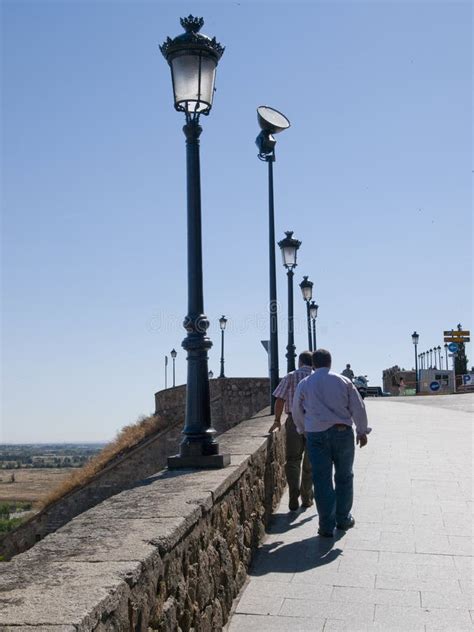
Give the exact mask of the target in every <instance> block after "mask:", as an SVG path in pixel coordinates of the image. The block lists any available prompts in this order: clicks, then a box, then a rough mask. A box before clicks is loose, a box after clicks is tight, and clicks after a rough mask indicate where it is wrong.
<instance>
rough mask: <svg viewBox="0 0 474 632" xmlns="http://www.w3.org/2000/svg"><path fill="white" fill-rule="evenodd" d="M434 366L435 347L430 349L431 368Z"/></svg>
mask: <svg viewBox="0 0 474 632" xmlns="http://www.w3.org/2000/svg"><path fill="white" fill-rule="evenodd" d="M432 368H433V349H430V369H432Z"/></svg>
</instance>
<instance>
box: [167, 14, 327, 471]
mask: <svg viewBox="0 0 474 632" xmlns="http://www.w3.org/2000/svg"><path fill="white" fill-rule="evenodd" d="M180 22H181V26H182V27H183V29H184V31H185V32H184V33H182V34H180V35H178V36H177V37H175V38H173V39H171V38H169V37H168V38H167V40H166V41H165V42H164V43H163V44H162V46H160V50H161V52H162V54H163V56H164V57H165V59H166V61H167V62H168V64H169V66H170V69H171V79H172V85H173V96H174V107H175V109H176V110H177V111H178V112H183V113H184V116H185V125H184V127H183V132H184V135H185V137H186V173H187V225H188V226H187V228H188V230H187V235H188V237H187V239H188V241H187V254H188V313H187V315H186V317H185V319H184V328H185V329H186V332H187V335H186V338H185V340H184V341H183V343H182V346H183V348H184V349H185V350H186V352H187V360H188V374H187V389H186V416H185V424H184V429H183V433H182V435H183V439H182V441H181V444H180V453H179V455H177V456H173V457H169V459H168V467H169V468H180V467H224V466H226V465H228V464H229V463H230V455H228V454H219V445H218V442H217V441H216V438H215V430H214V429H213V428H212V426H211V410H210V397H209V379H210V377H212V372H209V370H208V351H209V349H210V348H211V347H212V342H211V341H210V339H209V338H208V337H207V329H208V327H209V322H208V320H207V317H206V316H205V315H204V296H203V278H202V232H201V182H200V154H199V138H200V135H201V132H202V128H201V126H200V124H199V122H200V117H201V115H203V116H207V115H208V114H209V113H210V111H211V108H212V102H213V97H214V84H215V76H216V68H217V64H218V62H219V59H220V58H221V56H222V54H223V52H224V47H223V46H221V44H219V43H218V42H217V41H216V38H215V37H214V38H212V39H211V38H210V37H208V36H206V35H204V34H202V33H200V30H201V28H202V26H203V24H204V20H203V19H202V18H196V17H193V16H192V15H189V16H188V17H187V18H182V19H181V21H180ZM257 115H258V122H259V125H260V128H261V132H260V134H259V136H258V137H257V141H256V142H257V146H258V149H259V153H258V157H259V159H260V160H262V161H264V162H266V163H267V164H268V209H269V216H268V217H269V272H270V282H269V294H270V297H269V298H270V300H269V312H270V392H271V393H273V391H274V390H275V388H276V387H277V385H278V382H279V375H278V374H279V369H278V325H277V317H278V314H277V294H276V270H275V213H274V196H273V163H274V161H275V145H276V141H275V138H274V136H273V135H274V134H277V133H279V132H281V131H283V130H284V129H287V128H288V127H290V122H289V120H288V119H287V118H286V117H285V116H284V115H283V114H281V112H278V111H277V110H274V109H273V108H269V107H267V106H261V107H259V108H258V109H257ZM279 245H280V247H281V249H282V253H283V258H284V264H285V267H286V268H287V273H288V345H287V355H286V357H287V360H288V370H289V371H290V370H293V369H294V368H295V366H294V365H295V346H294V333H293V270H294V267H295V266H296V252H297V250H298V248H299V245H300V242H299V241H298V240H295V239H293V237H292V233H289V232H288V233H287V235H286V238H285V239H283V240H282V241H281V242H280V243H279ZM306 280H307V277H306ZM311 288H312V284H311ZM302 291H303V288H302ZM305 291H306V294H305ZM303 297H304V299H305V300H306V301H307V302H308V303H309V301H310V300H311V298H312V296H311V292H310V293H309V298H308V289H307V286H306V289H305V290H304V291H303ZM307 309H308V312H307V313H308V314H309V317H308V341H309V342H310V345H309V346H310V348H315V347H316V317H317V310H318V306H317V305H316V304H314V302H313V303H311V304H310V305H309V308H307ZM309 318H311V320H312V340H311V332H310V324H309ZM226 322H227V320H226V319H225V317H222V318H221V319H220V321H219V323H220V327H221V372H220V377H224V330H225V326H226ZM311 343H312V344H311ZM173 367H174V358H173ZM173 383H174V380H173ZM271 412H272V413H273V412H274V398H273V397H271Z"/></svg>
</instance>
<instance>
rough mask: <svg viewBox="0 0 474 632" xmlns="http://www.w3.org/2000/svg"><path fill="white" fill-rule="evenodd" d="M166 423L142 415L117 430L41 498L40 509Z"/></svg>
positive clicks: (70, 490) (81, 483)
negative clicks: (114, 434) (108, 439)
mask: <svg viewBox="0 0 474 632" xmlns="http://www.w3.org/2000/svg"><path fill="white" fill-rule="evenodd" d="M167 426H168V424H167V423H166V422H165V421H164V420H163V419H161V418H160V417H157V416H154V415H151V416H150V417H142V418H140V419H139V420H138V421H137V423H135V424H130V425H129V426H125V427H124V428H122V430H120V431H119V433H118V434H117V437H116V438H115V439H114V441H112V442H111V443H109V444H108V445H106V446H105V448H104V449H103V450H102V451H101V452H99V454H97V455H96V456H95V457H93V458H92V459H91V460H90V461H88V462H87V463H86V464H85V465H84V466H83V467H81V468H79V469H77V470H73V471H72V472H71V473H70V475H69V476H68V477H67V478H65V479H64V480H63V481H62V482H61V483H60V484H59V485H58V486H57V487H54V488H53V489H52V491H51V492H50V493H49V494H48V495H47V496H45V497H44V498H43V499H42V500H41V509H44V508H45V507H48V506H49V505H52V504H53V503H55V502H57V501H58V500H60V499H61V498H63V497H64V496H66V495H67V494H69V493H70V492H72V491H74V490H75V489H78V488H80V487H83V486H84V485H86V484H87V483H89V481H91V479H92V478H94V476H96V474H98V473H99V472H101V471H102V470H104V469H105V468H106V467H107V466H108V465H110V464H111V463H112V461H114V460H115V459H116V458H118V457H120V456H122V455H123V454H125V453H126V452H128V451H129V450H131V449H132V448H134V447H135V446H136V445H137V444H138V443H140V441H143V439H145V438H146V437H148V436H150V435H152V434H154V433H156V432H159V431H160V430H164V429H165V428H166V427H167Z"/></svg>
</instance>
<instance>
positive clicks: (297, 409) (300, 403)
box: [291, 380, 305, 434]
mask: <svg viewBox="0 0 474 632" xmlns="http://www.w3.org/2000/svg"><path fill="white" fill-rule="evenodd" d="M304 381H305V380H303V381H302V382H300V383H299V384H298V386H297V387H296V391H295V396H294V397H293V408H292V410H291V414H292V416H293V421H294V422H295V426H296V430H297V431H298V432H299V434H304Z"/></svg>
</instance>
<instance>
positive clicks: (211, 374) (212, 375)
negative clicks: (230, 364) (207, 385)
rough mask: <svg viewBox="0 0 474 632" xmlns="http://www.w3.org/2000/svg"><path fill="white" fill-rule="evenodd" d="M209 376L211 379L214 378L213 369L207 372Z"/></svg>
mask: <svg viewBox="0 0 474 632" xmlns="http://www.w3.org/2000/svg"><path fill="white" fill-rule="evenodd" d="M207 376H208V378H209V379H210V380H212V378H213V377H214V373H213V372H212V371H209V373H208V374H207Z"/></svg>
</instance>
